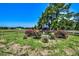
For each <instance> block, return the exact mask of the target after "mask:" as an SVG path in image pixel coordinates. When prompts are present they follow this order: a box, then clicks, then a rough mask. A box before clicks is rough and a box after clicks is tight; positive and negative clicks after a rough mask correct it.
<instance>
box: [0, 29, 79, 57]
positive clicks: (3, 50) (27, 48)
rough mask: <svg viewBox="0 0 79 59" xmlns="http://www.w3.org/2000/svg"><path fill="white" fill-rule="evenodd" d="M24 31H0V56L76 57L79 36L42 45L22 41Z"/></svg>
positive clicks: (78, 48) (28, 40)
mask: <svg viewBox="0 0 79 59" xmlns="http://www.w3.org/2000/svg"><path fill="white" fill-rule="evenodd" d="M23 37H24V30H23V31H18V30H13V31H12V30H0V55H1V56H8V55H15V56H17V55H23V56H24V55H25V56H31V55H33V56H37V55H39V56H43V55H44V56H46V55H48V56H70V55H72V56H78V55H79V36H74V35H69V37H68V38H67V39H59V38H57V39H55V40H50V41H49V43H43V42H42V41H41V40H40V39H33V38H28V39H23Z"/></svg>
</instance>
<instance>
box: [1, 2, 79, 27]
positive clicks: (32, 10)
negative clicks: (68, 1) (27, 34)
mask: <svg viewBox="0 0 79 59" xmlns="http://www.w3.org/2000/svg"><path fill="white" fill-rule="evenodd" d="M47 6H48V4H47V3H25V4H23V3H19V4H16V3H15V4H14V3H13V4H12V3H7V4H5V3H4V4H3V3H2V4H1V3H0V26H10V27H11V26H12V27H16V26H24V27H32V26H34V25H35V24H37V22H38V20H39V17H40V16H41V14H42V12H43V11H44V10H45V9H46V7H47ZM78 6H79V4H72V6H71V8H70V10H71V11H74V12H79V8H78Z"/></svg>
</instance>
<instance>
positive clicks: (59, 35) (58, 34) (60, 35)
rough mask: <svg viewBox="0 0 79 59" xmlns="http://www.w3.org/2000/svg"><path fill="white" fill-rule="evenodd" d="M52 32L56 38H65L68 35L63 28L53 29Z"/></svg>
mask: <svg viewBox="0 0 79 59" xmlns="http://www.w3.org/2000/svg"><path fill="white" fill-rule="evenodd" d="M54 34H55V37H57V38H64V39H66V38H67V37H68V34H67V32H65V31H64V30H57V31H55V33H54Z"/></svg>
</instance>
